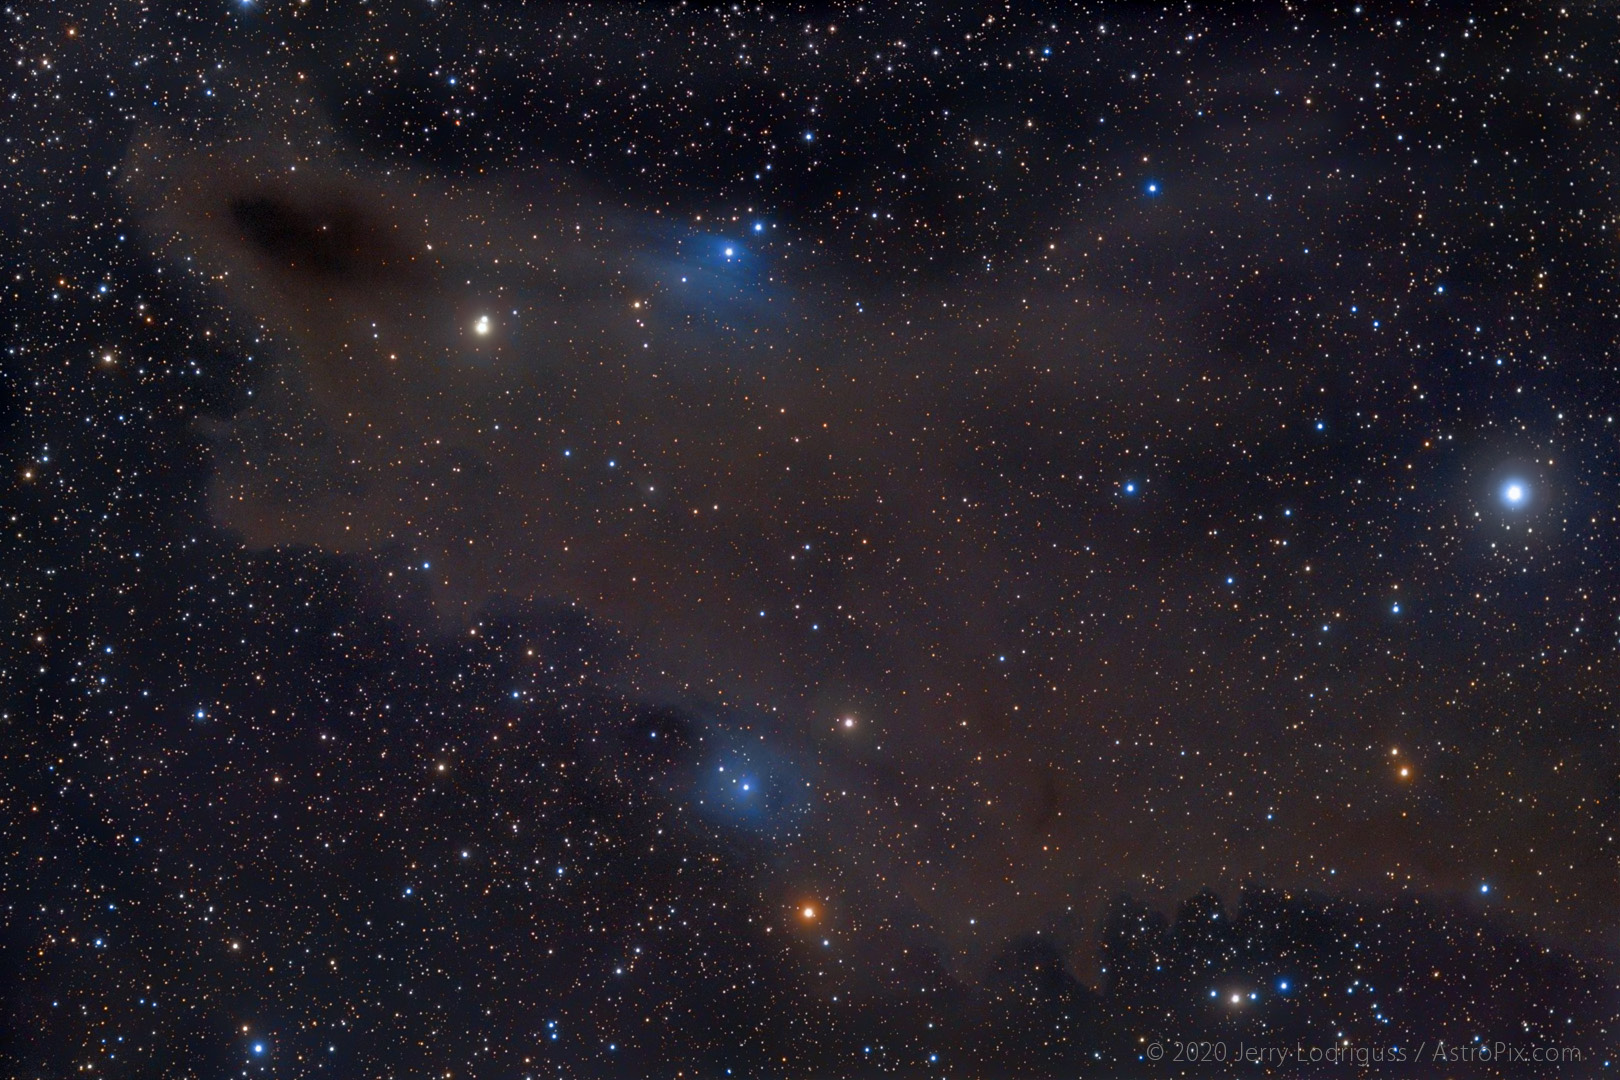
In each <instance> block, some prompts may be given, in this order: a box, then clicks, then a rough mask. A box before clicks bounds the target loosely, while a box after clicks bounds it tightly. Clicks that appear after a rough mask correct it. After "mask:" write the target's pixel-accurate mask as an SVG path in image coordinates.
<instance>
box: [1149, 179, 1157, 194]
mask: <svg viewBox="0 0 1620 1080" xmlns="http://www.w3.org/2000/svg"><path fill="white" fill-rule="evenodd" d="M1147 193H1148V194H1149V195H1157V194H1158V193H1159V182H1158V181H1157V180H1149V181H1148V185H1147Z"/></svg>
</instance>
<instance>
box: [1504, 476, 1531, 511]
mask: <svg viewBox="0 0 1620 1080" xmlns="http://www.w3.org/2000/svg"><path fill="white" fill-rule="evenodd" d="M1528 498H1530V488H1529V486H1528V485H1527V484H1525V482H1524V481H1522V480H1509V481H1508V482H1507V483H1506V484H1503V485H1502V501H1503V502H1505V503H1507V504H1508V505H1509V506H1523V505H1524V503H1525V500H1527V499H1528Z"/></svg>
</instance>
